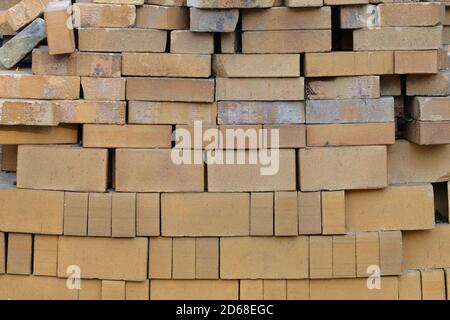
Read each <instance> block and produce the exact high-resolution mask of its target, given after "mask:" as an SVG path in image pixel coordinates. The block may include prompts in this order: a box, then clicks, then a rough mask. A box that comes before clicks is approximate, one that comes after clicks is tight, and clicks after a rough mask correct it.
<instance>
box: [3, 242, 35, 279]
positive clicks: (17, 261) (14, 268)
mask: <svg viewBox="0 0 450 320" xmlns="http://www.w3.org/2000/svg"><path fill="white" fill-rule="evenodd" d="M7 252H8V257H7V259H6V273H9V274H23V275H26V274H31V272H32V270H31V264H32V262H31V261H32V259H33V235H31V234H25V233H9V234H8V251H7Z"/></svg>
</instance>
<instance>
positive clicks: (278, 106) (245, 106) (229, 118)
mask: <svg viewBox="0 0 450 320" xmlns="http://www.w3.org/2000/svg"><path fill="white" fill-rule="evenodd" d="M217 108H218V117H217V121H218V123H219V124H258V123H264V124H270V123H272V124H277V123H278V124H279V123H305V104H304V103H303V102H292V101H286V102H267V101H261V102H254V101H220V102H218V104H217Z"/></svg>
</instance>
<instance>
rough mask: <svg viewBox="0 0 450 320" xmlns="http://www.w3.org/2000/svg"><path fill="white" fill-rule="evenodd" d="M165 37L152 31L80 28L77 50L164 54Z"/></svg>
mask: <svg viewBox="0 0 450 320" xmlns="http://www.w3.org/2000/svg"><path fill="white" fill-rule="evenodd" d="M166 35H167V33H166V31H163V30H154V29H138V28H126V29H125V28H124V29H122V28H81V29H79V30H78V49H79V50H80V51H100V52H102V51H103V52H122V51H134V52H164V51H165V49H166V42H167V36H166Z"/></svg>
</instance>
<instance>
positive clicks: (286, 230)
mask: <svg viewBox="0 0 450 320" xmlns="http://www.w3.org/2000/svg"><path fill="white" fill-rule="evenodd" d="M274 202H275V205H274V222H275V223H274V227H275V235H276V236H297V235H298V208H297V205H298V200H297V192H296V191H293V192H275V196H274Z"/></svg>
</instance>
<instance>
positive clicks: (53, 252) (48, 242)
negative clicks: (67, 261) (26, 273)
mask: <svg viewBox="0 0 450 320" xmlns="http://www.w3.org/2000/svg"><path fill="white" fill-rule="evenodd" d="M33 244H34V249H33V254H34V258H33V274H35V275H41V276H53V277H56V269H57V267H56V265H57V262H58V237H57V236H44V235H36V236H34V243H33Z"/></svg>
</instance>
